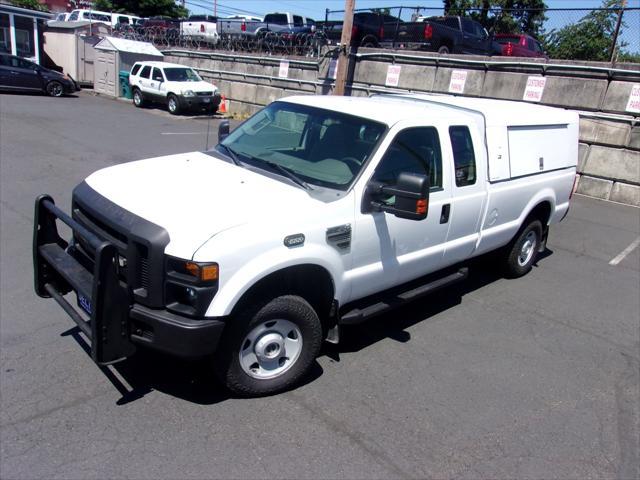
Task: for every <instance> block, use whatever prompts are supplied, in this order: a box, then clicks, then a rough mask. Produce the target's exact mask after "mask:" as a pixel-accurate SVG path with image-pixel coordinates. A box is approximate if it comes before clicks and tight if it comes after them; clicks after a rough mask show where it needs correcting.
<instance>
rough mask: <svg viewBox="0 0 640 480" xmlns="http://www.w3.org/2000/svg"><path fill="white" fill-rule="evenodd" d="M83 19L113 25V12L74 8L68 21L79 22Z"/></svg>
mask: <svg viewBox="0 0 640 480" xmlns="http://www.w3.org/2000/svg"><path fill="white" fill-rule="evenodd" d="M83 20H84V21H87V22H92V23H103V24H105V25H108V26H111V13H109V12H101V11H99V10H84V9H78V10H73V11H72V12H71V15H69V18H68V19H67V21H68V22H78V21H83Z"/></svg>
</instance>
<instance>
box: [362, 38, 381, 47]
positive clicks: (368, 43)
mask: <svg viewBox="0 0 640 480" xmlns="http://www.w3.org/2000/svg"><path fill="white" fill-rule="evenodd" d="M360 46H361V47H362V48H376V47H377V46H378V41H377V40H376V38H375V37H372V36H371V35H369V36H366V37H364V38H363V39H362V41H361V42H360Z"/></svg>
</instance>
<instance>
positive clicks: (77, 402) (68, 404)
mask: <svg viewBox="0 0 640 480" xmlns="http://www.w3.org/2000/svg"><path fill="white" fill-rule="evenodd" d="M105 392H106V390H103V391H101V392H98V393H93V394H91V395H85V396H83V397H79V398H76V399H75V400H72V401H70V402H66V403H63V404H61V405H57V406H55V407H52V408H48V409H46V410H43V411H41V412H38V413H34V414H33V415H28V416H26V417H23V418H19V419H17V420H13V421H11V422H7V423H4V424H2V425H0V429H3V428H6V427H10V426H13V425H18V424H21V423H28V422H31V421H33V420H36V419H38V418H41V417H46V416H48V415H50V414H52V413H55V412H57V411H59V410H64V409H66V408H69V407H77V406H78V405H82V404H83V403H86V402H88V401H90V400H93V399H95V398H98V397H100V396H102V395H104V393H105Z"/></svg>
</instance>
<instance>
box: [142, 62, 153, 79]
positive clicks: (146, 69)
mask: <svg viewBox="0 0 640 480" xmlns="http://www.w3.org/2000/svg"><path fill="white" fill-rule="evenodd" d="M140 76H141V77H142V78H149V77H150V76H151V67H150V66H149V65H146V66H145V67H144V68H143V69H142V71H141V72H140Z"/></svg>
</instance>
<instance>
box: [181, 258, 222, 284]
mask: <svg viewBox="0 0 640 480" xmlns="http://www.w3.org/2000/svg"><path fill="white" fill-rule="evenodd" d="M185 267H186V269H187V271H188V272H189V273H190V274H191V275H193V276H194V277H196V278H197V279H199V280H202V281H203V282H210V281H213V280H217V279H218V273H219V272H218V264H217V263H208V264H204V263H196V262H187V263H186V265H185Z"/></svg>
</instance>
